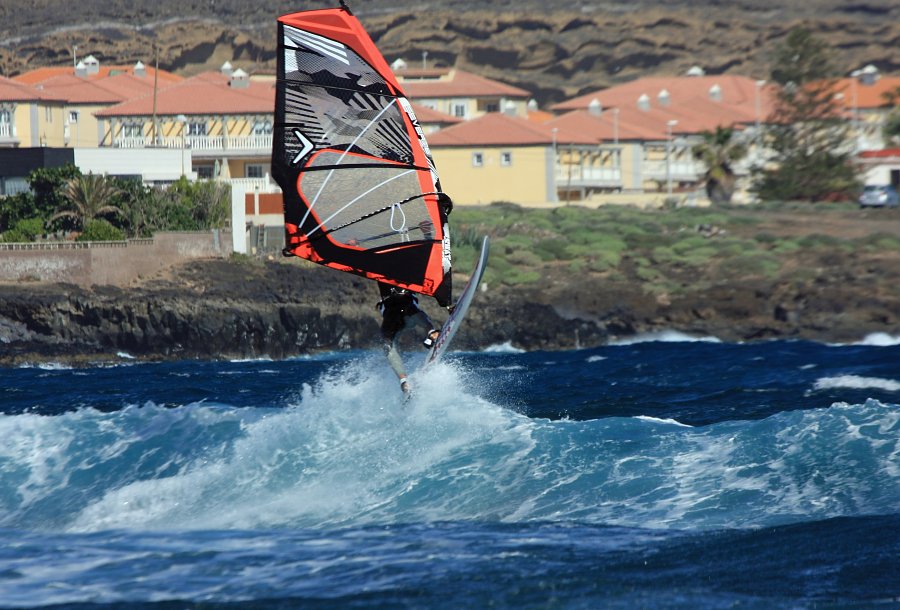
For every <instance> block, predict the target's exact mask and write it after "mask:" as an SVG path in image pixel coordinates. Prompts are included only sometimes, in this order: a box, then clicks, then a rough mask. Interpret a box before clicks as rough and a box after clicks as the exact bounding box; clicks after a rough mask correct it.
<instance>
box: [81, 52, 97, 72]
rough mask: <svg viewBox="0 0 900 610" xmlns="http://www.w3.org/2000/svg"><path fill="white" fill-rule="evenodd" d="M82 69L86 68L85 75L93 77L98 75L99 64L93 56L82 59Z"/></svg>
mask: <svg viewBox="0 0 900 610" xmlns="http://www.w3.org/2000/svg"><path fill="white" fill-rule="evenodd" d="M84 67H85V68H87V75H88V76H94V75H96V74H99V73H100V62H99V61H97V58H96V57H94V56H93V55H88V56H87V57H85V58H84Z"/></svg>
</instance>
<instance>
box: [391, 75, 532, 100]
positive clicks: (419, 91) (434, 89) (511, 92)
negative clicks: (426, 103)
mask: <svg viewBox="0 0 900 610" xmlns="http://www.w3.org/2000/svg"><path fill="white" fill-rule="evenodd" d="M421 72H422V71H421V70H418V71H417V70H398V71H397V73H396V74H397V79H398V81H399V82H400V86H401V87H402V88H403V91H404V93H406V96H407V97H409V98H410V99H422V98H436V97H498V96H499V97H508V98H528V97H531V93H529V92H528V91H526V90H525V89H520V88H518V87H513V86H512V85H507V84H505V83H501V82H498V81H495V80H491V79H489V78H484V77H483V76H478V75H476V74H472V73H470V72H464V71H463V70H459V69H457V68H446V69H443V70H432V71H428V72H429V74H431V73H436V74H439V75H440V78H429V79H427V80H418V79H415V78H409V77H412V76H416V75H418V74H419V73H421Z"/></svg>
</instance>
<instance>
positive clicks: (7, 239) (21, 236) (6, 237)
mask: <svg viewBox="0 0 900 610" xmlns="http://www.w3.org/2000/svg"><path fill="white" fill-rule="evenodd" d="M0 241H2V242H3V243H5V244H20V243H23V242H26V241H32V240H31V239H29V238H28V235H26V234H25V233H23V232H22V231H20V230H19V229H10V230H9V231H6V232H5V233H3V235H0Z"/></svg>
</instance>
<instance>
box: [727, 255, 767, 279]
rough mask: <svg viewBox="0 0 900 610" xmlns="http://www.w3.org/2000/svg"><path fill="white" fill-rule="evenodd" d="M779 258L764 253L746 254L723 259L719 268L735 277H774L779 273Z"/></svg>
mask: <svg viewBox="0 0 900 610" xmlns="http://www.w3.org/2000/svg"><path fill="white" fill-rule="evenodd" d="M780 268H781V263H780V262H779V261H778V259H776V258H774V257H772V256H768V255H763V254H758V253H754V254H745V255H742V256H735V257H732V258H728V259H725V260H724V261H722V264H721V265H720V267H719V269H720V270H721V271H723V272H725V273H727V274H728V275H731V276H734V277H759V276H762V277H772V276H774V275H775V274H777V273H778V270H779V269H780Z"/></svg>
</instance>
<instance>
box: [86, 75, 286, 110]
mask: <svg viewBox="0 0 900 610" xmlns="http://www.w3.org/2000/svg"><path fill="white" fill-rule="evenodd" d="M274 111H275V83H274V82H268V81H265V82H257V81H253V80H251V81H249V83H248V85H247V87H232V86H230V85H229V77H227V76H225V75H223V74H221V73H219V72H204V73H203V74H198V75H197V76H194V77H192V78H188V79H185V80H183V81H181V82H179V83H176V84H174V85H170V86H168V87H166V88H164V89H160V90H159V91H158V92H157V94H156V113H157V114H160V115H177V114H184V115H209V114H245V113H259V114H263V113H266V114H272V113H273V112H274ZM152 113H153V95H152V91H151V92H150V93H148V94H145V95H143V96H141V97H138V98H135V99H132V100H128V101H126V102H123V103H121V104H117V105H115V106H111V107H110V108H105V109H103V110H101V111H99V112H97V113H96V115H97V116H98V117H115V116H150V115H151V114H152Z"/></svg>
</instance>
